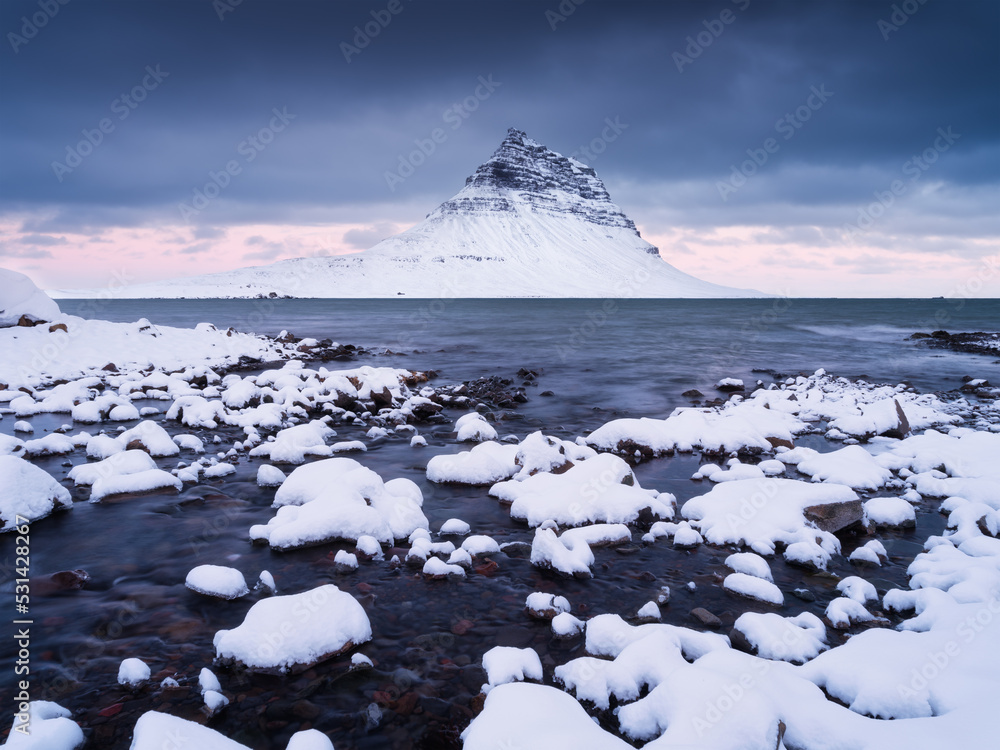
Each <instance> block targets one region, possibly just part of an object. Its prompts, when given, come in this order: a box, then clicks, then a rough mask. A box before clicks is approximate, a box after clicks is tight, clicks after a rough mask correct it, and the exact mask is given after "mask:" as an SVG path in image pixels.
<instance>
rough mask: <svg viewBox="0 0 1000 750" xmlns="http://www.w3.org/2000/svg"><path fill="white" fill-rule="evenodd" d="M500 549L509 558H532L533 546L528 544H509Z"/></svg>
mask: <svg viewBox="0 0 1000 750" xmlns="http://www.w3.org/2000/svg"><path fill="white" fill-rule="evenodd" d="M500 549H501V551H502V552H503V553H504V554H505V555H507V557H514V558H525V557H530V556H531V545H530V544H528V543H527V542H509V543H507V544H504V545H501V548H500Z"/></svg>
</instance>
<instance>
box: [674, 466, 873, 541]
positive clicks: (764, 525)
mask: <svg viewBox="0 0 1000 750" xmlns="http://www.w3.org/2000/svg"><path fill="white" fill-rule="evenodd" d="M844 504H852V507H853V504H856V507H857V510H858V519H860V517H861V516H860V510H861V507H860V506H861V501H860V499H859V498H858V496H857V494H856V493H855V492H854V490H852V489H851V488H849V487H845V486H843V485H836V484H816V483H811V482H800V481H798V480H795V479H747V480H739V481H735V482H724V483H722V484H718V485H716V486H714V487H713V488H712V490H711V491H710V492H708V493H706V494H704V495H700V496H698V497H694V498H692V499H691V500H688V501H687V502H686V503H685V504H684V506H683V507H682V508H681V512H682V514H683V515H684V516H685V517H686V518H688V519H690V520H692V521H695V522H697V523H696V524H694V525H696V526H698V528H699V529H700V530H701V533H702V536H704V537H705V541H706V542H708V543H709V544H718V545H723V544H745V545H747V546H748V547H750V548H751V549H752V550H753V551H755V552H757V553H758V554H760V555H773V554H774V551H775V545H776V544H778V543H783V544H793V543H797V542H800V541H807V540H813V541H815V538H816V537H819V538H821V539H822V540H823V544H824V548H828V551H830V552H838V551H839V549H840V543H839V542H838V541H837V539H836V537H834V536H833V535H832V534H831V533H829V532H828V531H825V530H823V527H822V526H820V530H817V529H816V528H815V526H814V525H813V523H812V521H813V520H814V518H811V517H808V516H807V511H808V512H810V513H813V514H817V513H818V512H820V511H823V510H824V509H826V507H827V506H833V507H834V508H840V507H842V506H843V505H844ZM831 515H834V516H835V514H831ZM816 525H817V526H818V525H819V524H816Z"/></svg>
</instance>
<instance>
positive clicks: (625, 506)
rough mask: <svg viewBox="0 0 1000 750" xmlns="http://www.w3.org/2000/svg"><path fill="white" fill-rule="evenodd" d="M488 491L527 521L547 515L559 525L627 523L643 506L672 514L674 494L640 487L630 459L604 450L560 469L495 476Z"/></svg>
mask: <svg viewBox="0 0 1000 750" xmlns="http://www.w3.org/2000/svg"><path fill="white" fill-rule="evenodd" d="M490 495H492V496H494V497H496V498H498V499H499V500H500V501H501V502H505V503H510V515H511V518H515V519H520V520H524V521H527V523H528V525H529V526H532V527H535V526H538V525H539V524H541V523H542V522H543V521H546V520H549V519H551V520H553V521H555V522H556V523H558V524H560V525H561V526H579V525H582V524H587V523H602V522H603V523H631V522H632V521H634V520H635V519H636V518H638V517H639V514H640V513H642V512H643V511H649V512H650V513H651V514H652V516H653V517H655V518H671V517H672V516H673V503H674V497H673V495H670V494H667V493H659V492H656V491H655V490H645V489H643V488H642V487H640V486H639V482H638V480H637V479H636V478H635V474H633V473H632V469H631V468H630V467H629V465H628V464H627V463H626V462H625V461H623V460H622V459H621V458H619V457H618V456H614V455H611V454H607V453H605V454H601V455H598V456H595V457H593V458H591V459H588V460H586V461H583V462H581V463H578V464H576V465H574V466H573V467H572V468H570V469H569V470H568V471H566V472H564V473H562V474H549V473H544V472H543V473H539V474H535V475H533V476H529V477H527V478H525V479H524V480H522V481H516V480H509V481H506V482H499V483H497V484H495V485H493V486H492V487H491V488H490Z"/></svg>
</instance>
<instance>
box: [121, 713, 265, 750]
mask: <svg viewBox="0 0 1000 750" xmlns="http://www.w3.org/2000/svg"><path fill="white" fill-rule="evenodd" d="M165 741H166V742H169V745H167V747H169V748H170V750H250V748H248V747H247V746H246V745H241V744H240V743H238V742H236V741H234V740H231V739H229V738H228V737H226V736H225V735H224V734H220V733H219V732H216V731H215V730H214V729H209V728H208V727H205V726H202V725H201V724H198V723H197V722H194V721H188V720H187V719H182V718H180V717H179V716H171V715H170V714H165V713H162V712H160V711H147V712H146V713H144V714H143V715H142V716H140V717H139V720H138V721H137V722H136V723H135V729H134V730H133V732H132V744H131V746H130V747H129V750H164V742H165Z"/></svg>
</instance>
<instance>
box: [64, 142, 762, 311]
mask: <svg viewBox="0 0 1000 750" xmlns="http://www.w3.org/2000/svg"><path fill="white" fill-rule="evenodd" d="M272 293H273V294H276V295H280V296H285V295H288V296H293V297H397V296H404V295H405V296H407V297H616V298H617V297H748V296H763V295H761V294H760V293H759V292H753V291H750V290H744V289H732V288H729V287H723V286H718V285H716V284H711V283H708V282H706V281H702V280H700V279H697V278H695V277H693V276H689V275H688V274H685V273H682V272H681V271H678V270H677V269H676V268H674V267H673V266H671V265H670V264H668V263H666V262H665V261H664V260H662V259H661V258H660V256H659V251H658V250H657V248H655V247H653V246H652V245H650V244H649V243H648V242H646V241H645V240H644V239H642V237H640V236H639V232H638V231H637V230H636V228H635V224H634V223H633V222H632V220H631V219H629V218H628V217H627V216H626V215H625V214H624V212H622V210H621V209H620V208H619V207H618V206H617V205H615V204H614V203H613V202H612V201H611V198H610V196H609V195H608V191H607V190H606V189H605V187H604V184H603V183H602V182H601V180H600V178H599V177H598V176H597V174H596V173H595V172H594V170H593V169H592V168H590V167H588V166H587V165H585V164H583V163H581V162H578V161H576V160H574V159H570V158H566V157H564V156H561V155H560V154H557V153H556V152H554V151H551V150H549V149H548V148H546V147H545V146H542V145H541V144H539V143H536V142H535V141H533V140H531V139H530V138H528V137H527V136H526V135H525V134H524V133H523V132H521V131H519V130H515V129H513V128H512V129H511V130H510V131H508V133H507V137H506V138H505V139H504V141H503V143H502V144H501V145H500V148H498V149H497V151H496V152H495V153H494V154H493V156H492V157H490V159H489V161H487V162H486V163H484V164H483V165H481V166H480V167H479V168H478V169H477V170H476V171H475V173H474V174H473V175H472V176H471V177H469V178H468V179H467V180H466V184H465V187H464V188H463V189H462V190H461V191H460V192H459V193H458V194H457V195H455V196H454V197H453V198H451V199H450V200H448V201H446V202H444V203H442V204H441V205H440V206H438V208H437V209H435V210H434V211H432V212H431V213H430V214H428V216H427V218H426V219H424V221H422V222H420V223H419V224H417V225H416V226H414V227H412V228H410V229H408V230H406V231H405V232H402V233H400V234H398V235H396V236H394V237H390V238H389V239H387V240H383V241H382V242H380V243H379V244H377V245H375V247H372V248H370V249H368V250H366V251H364V252H360V253H354V254H351V255H341V256H333V257H325V258H307V259H296V260H288V261H281V262H278V263H273V264H271V265H268V266H259V267H253V268H243V269H239V270H236V271H229V272H224V273H216V274H210V275H205V276H196V277H193V278H187V279H174V280H171V281H165V282H156V283H149V284H141V285H136V286H133V287H129V288H126V289H123V290H120V291H119V293H118V294H119V296H123V297H256V296H260V295H263V296H268V295H271V294H272ZM54 294H56V296H59V295H60V294H61V295H62V296H85V294H82V293H79V292H76V293H69V292H62V293H59V292H56V293H54Z"/></svg>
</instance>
